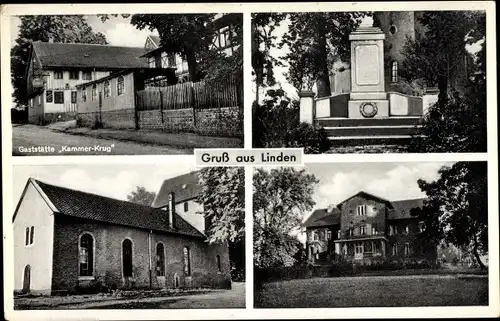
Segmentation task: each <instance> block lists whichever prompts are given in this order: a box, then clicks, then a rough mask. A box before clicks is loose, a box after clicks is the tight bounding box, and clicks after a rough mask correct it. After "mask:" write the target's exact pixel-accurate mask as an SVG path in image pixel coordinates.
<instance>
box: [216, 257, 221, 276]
mask: <svg viewBox="0 0 500 321" xmlns="http://www.w3.org/2000/svg"><path fill="white" fill-rule="evenodd" d="M216 260H217V271H219V272H222V265H221V263H220V255H219V254H217V256H216Z"/></svg>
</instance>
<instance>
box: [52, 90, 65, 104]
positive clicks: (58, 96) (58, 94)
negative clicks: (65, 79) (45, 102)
mask: <svg viewBox="0 0 500 321" xmlns="http://www.w3.org/2000/svg"><path fill="white" fill-rule="evenodd" d="M54 103H56V104H64V91H54Z"/></svg>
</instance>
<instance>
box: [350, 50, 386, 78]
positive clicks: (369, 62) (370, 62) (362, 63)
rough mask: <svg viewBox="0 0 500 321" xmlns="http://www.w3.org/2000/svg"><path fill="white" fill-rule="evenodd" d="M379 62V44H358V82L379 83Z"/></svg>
mask: <svg viewBox="0 0 500 321" xmlns="http://www.w3.org/2000/svg"><path fill="white" fill-rule="evenodd" d="M379 64H380V63H379V48H378V46H377V45H358V46H356V64H355V66H356V84H358V85H378V84H379V83H380V70H379Z"/></svg>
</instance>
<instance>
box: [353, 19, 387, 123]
mask: <svg viewBox="0 0 500 321" xmlns="http://www.w3.org/2000/svg"><path fill="white" fill-rule="evenodd" d="M384 39H385V35H384V33H383V32H382V30H381V29H380V28H377V27H372V26H371V25H367V24H362V25H361V26H360V27H359V28H358V29H357V30H356V31H354V32H352V33H351V34H350V35H349V40H350V41H351V93H350V97H349V103H348V118H383V117H389V100H388V99H387V94H386V92H385V79H384Z"/></svg>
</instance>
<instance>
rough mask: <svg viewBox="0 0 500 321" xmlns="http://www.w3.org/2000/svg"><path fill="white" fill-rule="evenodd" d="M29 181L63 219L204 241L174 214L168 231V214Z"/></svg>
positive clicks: (139, 205)
mask: <svg viewBox="0 0 500 321" xmlns="http://www.w3.org/2000/svg"><path fill="white" fill-rule="evenodd" d="M32 180H33V181H34V182H35V183H36V184H37V185H38V186H39V187H40V188H41V190H42V191H43V193H44V194H45V195H46V196H47V198H48V199H49V200H50V202H52V204H53V205H54V207H55V208H56V210H57V213H59V214H62V215H67V216H72V217H77V218H82V219H89V220H94V221H99V222H105V223H109V224H116V225H122V226H129V227H134V228H139V229H146V230H154V231H159V232H165V233H173V234H181V235H188V236H195V237H204V236H203V234H202V233H200V232H199V231H198V230H197V229H196V228H194V227H193V226H191V225H190V224H189V223H188V222H186V221H185V220H184V219H183V218H182V217H181V216H179V215H177V214H175V227H174V228H171V227H170V226H169V224H168V214H167V212H165V211H164V210H160V209H155V208H153V207H150V206H145V205H141V204H136V203H131V202H127V201H122V200H117V199H113V198H109V197H105V196H100V195H96V194H91V193H87V192H82V191H77V190H72V189H69V188H65V187H60V186H55V185H50V184H47V183H44V182H41V181H39V180H34V179H32Z"/></svg>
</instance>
